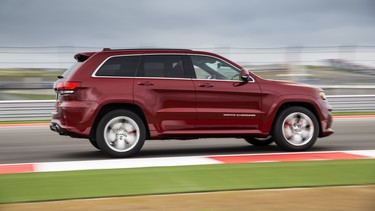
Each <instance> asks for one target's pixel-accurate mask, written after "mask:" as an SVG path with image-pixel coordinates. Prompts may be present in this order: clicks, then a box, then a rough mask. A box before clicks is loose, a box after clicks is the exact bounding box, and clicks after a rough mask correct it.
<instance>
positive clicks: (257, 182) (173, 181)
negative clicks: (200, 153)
mask: <svg viewBox="0 0 375 211" xmlns="http://www.w3.org/2000/svg"><path fill="white" fill-rule="evenodd" d="M363 184H375V160H374V159H371V160H350V161H308V162H286V163H253V164H231V165H229V164H227V165H202V166H187V167H159V168H139V169H116V170H90V171H70V172H50V173H25V174H11V175H0V203H15V202H30V201H47V200H63V199H75V198H95V197H110V196H131V195H147V194H168V193H185V192H203V191H204V192H207V191H219V190H244V189H261V188H289V187H313V186H333V185H363Z"/></svg>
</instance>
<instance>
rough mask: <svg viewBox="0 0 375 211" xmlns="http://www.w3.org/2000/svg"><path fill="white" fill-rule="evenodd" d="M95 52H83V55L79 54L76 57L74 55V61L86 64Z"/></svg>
mask: <svg viewBox="0 0 375 211" xmlns="http://www.w3.org/2000/svg"><path fill="white" fill-rule="evenodd" d="M94 53H95V52H83V53H77V54H76V55H74V59H75V60H77V62H84V61H86V60H87V59H88V58H90V56H92V55H94Z"/></svg>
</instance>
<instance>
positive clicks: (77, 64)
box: [62, 62, 82, 78]
mask: <svg viewBox="0 0 375 211" xmlns="http://www.w3.org/2000/svg"><path fill="white" fill-rule="evenodd" d="M81 65H82V62H76V63H74V64H73V65H72V66H71V67H69V69H67V70H66V71H65V72H64V73H63V74H62V77H63V78H67V77H69V76H70V75H71V74H73V73H74V72H75V71H76V70H77V69H78V68H79V67H80V66H81Z"/></svg>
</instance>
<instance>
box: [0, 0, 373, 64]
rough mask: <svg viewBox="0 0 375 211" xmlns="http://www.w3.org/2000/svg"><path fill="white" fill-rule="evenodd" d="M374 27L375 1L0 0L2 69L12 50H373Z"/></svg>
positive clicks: (59, 57)
mask: <svg viewBox="0 0 375 211" xmlns="http://www.w3.org/2000/svg"><path fill="white" fill-rule="evenodd" d="M374 23H375V1H374V0H330V1H327V0H313V1H312V0H274V1H270V0H260V1H255V0H231V1H227V0H189V1H179V0H137V1H130V0H32V1H31V0H0V53H1V54H3V59H2V60H0V65H1V62H3V63H7V62H9V61H11V62H12V61H13V60H14V59H15V55H14V54H15V53H13V54H11V55H10V54H7V55H4V54H6V52H9V51H13V50H14V49H12V48H15V47H17V48H16V49H17V50H18V51H20V49H21V50H24V51H31V50H32V51H38V50H41V49H31V50H30V49H23V48H18V47H51V46H52V47H53V46H72V48H73V50H70V51H74V50H75V49H81V48H80V47H95V48H102V47H113V48H116V47H117V48H118V47H122V48H134V47H167V48H193V49H199V48H203V49H204V48H208V49H209V48H220V47H226V48H231V49H236V48H269V47H271V48H272V47H288V46H343V45H356V46H375V24H374ZM5 47H10V48H5ZM61 49H62V48H61V47H60V48H58V50H57V51H61V52H63V51H64V50H65V49H62V50H61ZM18 51H17V52H18ZM232 51H233V50H232ZM33 56H36V57H40V55H30V54H28V55H21V56H20V55H18V57H17V59H18V60H19V59H20V58H21V60H23V59H24V58H25V59H26V57H29V58H30V57H33ZM49 56H51V55H49ZM69 56H70V57H71V55H69ZM44 57H45V58H47V57H48V56H46V55H45V56H44ZM56 57H58V58H57V60H60V61H64V62H65V55H62V53H60V54H59V55H57V56H55V58H56ZM231 57H234V58H235V59H237V60H243V58H240V57H239V56H238V55H237V56H235V55H231ZM52 60H56V59H52ZM64 62H62V63H64Z"/></svg>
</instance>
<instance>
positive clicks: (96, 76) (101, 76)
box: [91, 54, 142, 78]
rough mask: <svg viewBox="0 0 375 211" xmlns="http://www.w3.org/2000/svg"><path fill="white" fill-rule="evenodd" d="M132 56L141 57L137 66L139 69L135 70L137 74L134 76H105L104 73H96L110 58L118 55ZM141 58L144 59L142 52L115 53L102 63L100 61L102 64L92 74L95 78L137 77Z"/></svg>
mask: <svg viewBox="0 0 375 211" xmlns="http://www.w3.org/2000/svg"><path fill="white" fill-rule="evenodd" d="M130 56H140V57H141V58H139V62H138V66H137V69H136V70H135V75H134V76H104V75H99V76H98V75H96V73H97V72H98V71H99V69H100V68H101V67H102V66H103V65H104V64H105V63H106V62H107V61H108V60H110V59H112V58H116V57H130ZM141 60H142V54H125V55H114V56H109V57H108V58H106V59H105V60H104V61H103V62H102V63H100V65H99V66H98V67H97V68H96V69H95V71H94V72H93V73H92V74H91V77H93V78H135V76H136V75H137V72H138V68H139V65H140V63H141Z"/></svg>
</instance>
